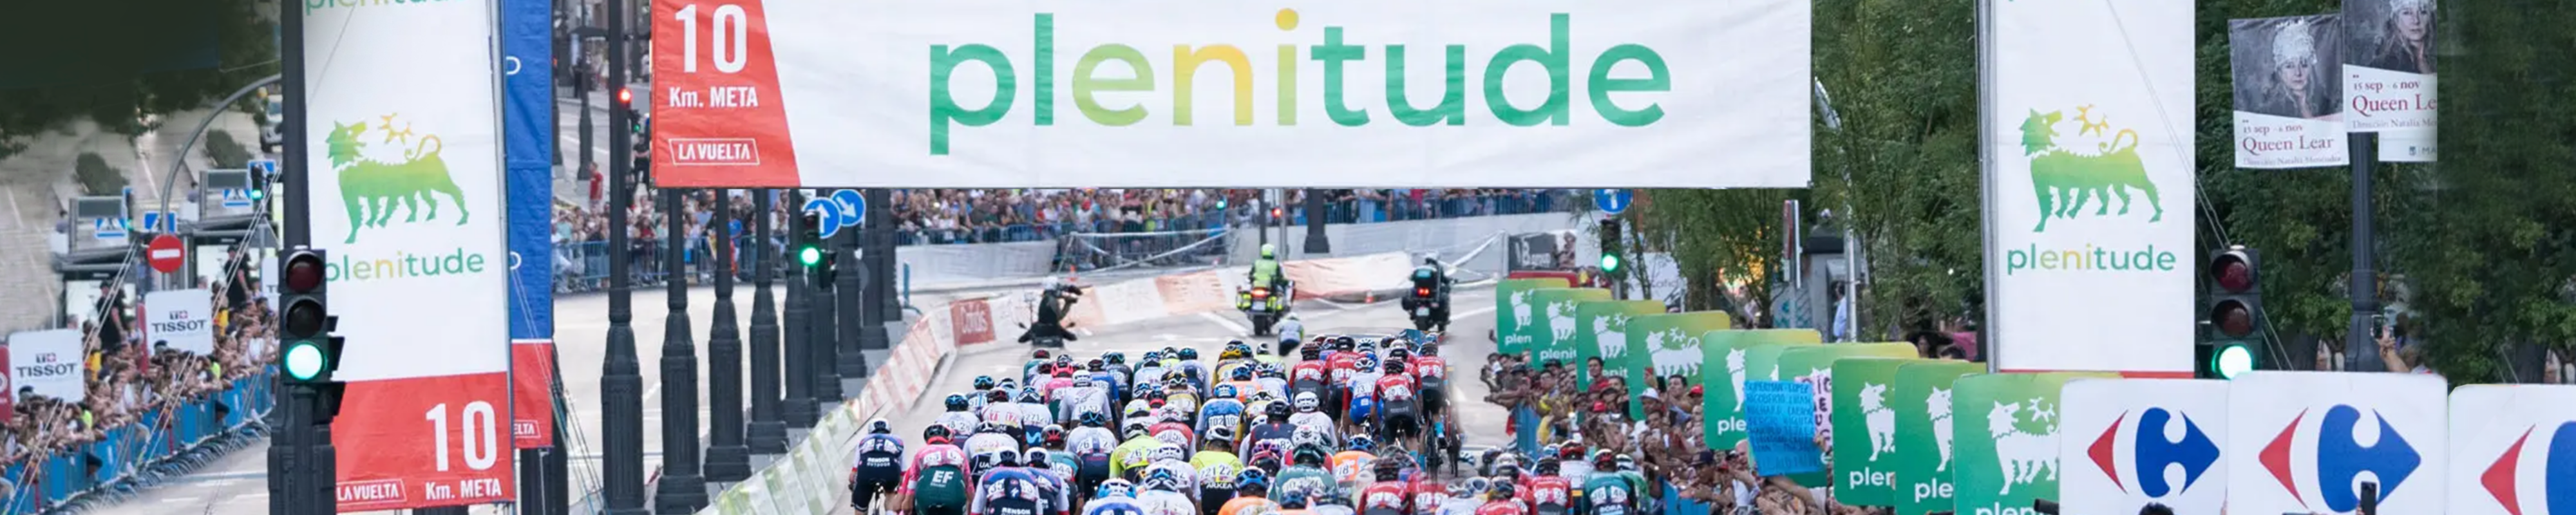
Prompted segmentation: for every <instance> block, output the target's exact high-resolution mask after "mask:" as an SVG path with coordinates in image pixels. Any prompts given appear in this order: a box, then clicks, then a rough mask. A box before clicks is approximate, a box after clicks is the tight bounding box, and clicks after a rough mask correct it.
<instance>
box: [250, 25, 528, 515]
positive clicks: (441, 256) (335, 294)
mask: <svg viewBox="0 0 2576 515" xmlns="http://www.w3.org/2000/svg"><path fill="white" fill-rule="evenodd" d="M494 4H495V2H492V1H490V0H445V1H440V2H410V3H375V2H308V3H305V4H304V6H305V7H304V9H303V10H302V12H300V13H296V14H300V15H302V16H304V17H305V18H306V19H307V22H306V25H305V27H306V30H308V31H310V32H311V33H315V34H338V35H339V36H336V37H315V38H306V39H305V47H304V49H303V54H302V55H304V56H306V58H307V59H309V60H313V61H314V62H316V63H319V62H321V60H323V59H325V58H327V59H328V60H329V63H330V65H329V66H318V65H317V66H313V67H312V70H313V73H312V74H310V75H308V76H307V77H306V78H305V84H304V86H305V91H307V92H308V94H307V95H306V99H307V106H308V108H307V111H306V113H307V115H308V116H309V119H310V120H311V122H312V123H311V124H309V127H310V130H309V131H308V132H307V133H306V134H305V135H304V137H305V138H308V140H307V141H308V143H309V144H308V148H309V149H310V150H309V153H308V155H305V156H303V157H304V158H305V159H307V160H308V162H310V163H313V165H312V169H313V173H312V174H311V182H312V184H311V186H312V188H313V190H312V191H313V192H314V194H313V195H311V198H310V200H309V202H310V204H309V205H308V206H307V209H309V210H310V212H311V213H312V215H313V216H312V235H313V245H314V247H315V248H317V249H322V250H325V251H327V252H328V253H327V254H326V257H327V259H328V260H329V262H328V263H327V264H326V269H325V271H326V275H327V276H328V279H329V281H330V294H331V306H332V313H333V314H335V315H337V316H339V317H340V322H341V323H340V324H339V325H338V330H337V331H335V332H334V333H333V334H334V335H336V336H343V337H346V338H347V339H348V346H347V348H346V350H345V351H344V354H343V355H342V358H341V362H340V367H339V370H338V372H337V376H336V377H337V378H338V379H340V380H342V381H346V382H348V391H347V393H346V394H345V397H343V399H344V400H343V401H342V407H343V408H342V411H341V413H340V416H339V417H338V419H337V420H335V421H334V423H333V425H332V443H333V445H334V446H336V447H337V448H338V449H340V452H339V455H338V463H339V464H338V473H339V478H338V488H337V493H338V499H339V509H340V510H341V511H374V510H391V509H404V508H422V507H433V506H458V505H468V504H485V503H492V502H501V501H508V500H510V499H512V489H513V488H514V487H515V484H514V483H515V482H513V481H510V471H511V468H512V466H511V459H512V456H514V455H515V454H516V453H512V452H509V449H510V438H511V433H510V432H508V430H507V429H505V428H504V426H505V425H506V424H509V423H510V421H509V419H510V418H511V412H510V384H509V381H508V377H507V376H508V370H509V366H510V346H509V345H510V332H509V327H510V320H511V318H510V315H511V313H510V309H509V304H510V302H508V301H509V300H510V299H511V298H512V297H511V295H510V289H509V284H510V278H509V277H508V275H507V274H508V272H509V269H510V267H511V264H512V260H511V259H510V253H509V250H508V247H507V243H506V242H505V232H506V231H505V229H504V228H505V225H504V222H505V221H506V220H507V219H508V218H509V217H508V214H507V213H505V212H504V209H503V205H504V204H503V201H502V197H503V194H504V193H503V187H502V169H503V168H502V144H501V130H502V126H501V123H500V122H501V120H500V119H499V118H500V116H501V111H502V109H501V105H500V104H499V95H500V94H499V89H500V85H501V75H502V73H503V72H504V70H503V67H504V66H503V64H504V63H503V61H502V59H501V56H500V55H499V50H498V49H497V48H495V46H494V44H495V43H494V42H495V32H496V31H497V30H498V29H497V27H498V25H499V24H498V23H497V22H496V18H495V16H496V11H495V5H494ZM521 64H523V65H525V64H529V63H521ZM538 67H539V68H542V66H541V65H540V66H538Z"/></svg>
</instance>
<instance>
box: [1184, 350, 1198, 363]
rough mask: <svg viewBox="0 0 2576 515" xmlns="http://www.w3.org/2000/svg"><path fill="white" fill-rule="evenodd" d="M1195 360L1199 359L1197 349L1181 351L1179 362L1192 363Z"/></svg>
mask: <svg viewBox="0 0 2576 515" xmlns="http://www.w3.org/2000/svg"><path fill="white" fill-rule="evenodd" d="M1197 359H1199V350H1198V349H1197V348H1184V349H1181V361H1193V360H1197Z"/></svg>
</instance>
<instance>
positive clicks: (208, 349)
mask: <svg viewBox="0 0 2576 515" xmlns="http://www.w3.org/2000/svg"><path fill="white" fill-rule="evenodd" d="M135 311H138V312H139V313H138V314H140V315H142V316H143V341H144V343H145V344H148V345H152V346H155V347H158V346H161V345H164V344H166V345H169V346H170V348H171V349H176V350H183V351H188V352H193V353H196V354H197V355H199V356H213V355H214V354H215V294H214V292H213V291H211V290H206V289H202V288H199V289H188V290H162V291H156V292H152V293H146V294H143V307H142V308H140V309H137V310H135Z"/></svg>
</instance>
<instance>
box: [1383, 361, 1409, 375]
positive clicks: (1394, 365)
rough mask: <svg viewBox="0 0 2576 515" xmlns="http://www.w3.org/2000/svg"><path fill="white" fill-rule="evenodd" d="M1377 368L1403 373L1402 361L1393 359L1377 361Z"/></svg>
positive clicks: (1388, 371) (1393, 372) (1387, 371)
mask: <svg viewBox="0 0 2576 515" xmlns="http://www.w3.org/2000/svg"><path fill="white" fill-rule="evenodd" d="M1378 368H1380V369H1383V370H1385V371H1386V373H1389V374H1401V373H1404V361H1403V360H1395V359H1390V360H1386V362H1385V363H1379V364H1378Z"/></svg>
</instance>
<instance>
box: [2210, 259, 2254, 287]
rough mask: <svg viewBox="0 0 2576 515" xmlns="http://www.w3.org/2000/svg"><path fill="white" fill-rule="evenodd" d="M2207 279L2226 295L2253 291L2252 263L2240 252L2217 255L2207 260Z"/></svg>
mask: <svg viewBox="0 0 2576 515" xmlns="http://www.w3.org/2000/svg"><path fill="white" fill-rule="evenodd" d="M2208 273H2209V278H2210V280H2212V281H2215V282H2217V284H2218V287H2219V288H2220V289H2224V290H2227V293H2245V292H2246V291H2248V290H2252V289H2254V263H2253V262H2252V261H2250V260H2248V259H2246V256H2245V253H2244V252H2241V251H2227V252H2222V253H2219V254H2218V256H2217V257H2213V258H2210V259H2209V272H2208Z"/></svg>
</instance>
